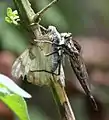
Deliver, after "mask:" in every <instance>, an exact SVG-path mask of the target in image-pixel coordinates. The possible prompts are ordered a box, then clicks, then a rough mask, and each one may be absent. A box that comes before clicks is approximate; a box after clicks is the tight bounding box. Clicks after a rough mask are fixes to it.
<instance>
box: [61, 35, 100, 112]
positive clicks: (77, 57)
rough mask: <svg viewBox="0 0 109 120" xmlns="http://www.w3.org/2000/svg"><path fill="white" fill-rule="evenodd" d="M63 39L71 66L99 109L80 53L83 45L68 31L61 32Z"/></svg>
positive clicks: (93, 103)
mask: <svg viewBox="0 0 109 120" xmlns="http://www.w3.org/2000/svg"><path fill="white" fill-rule="evenodd" d="M61 37H62V39H64V40H65V41H64V45H62V46H63V48H64V50H65V54H66V55H68V57H69V61H70V64H71V67H72V69H73V71H74V73H75V75H76V77H77V79H78V80H79V82H80V84H81V86H82V87H83V89H84V91H85V93H86V95H87V96H88V97H89V99H90V101H91V103H92V105H93V106H94V109H95V110H98V108H97V104H96V102H95V99H94V97H93V95H92V94H91V91H90V88H89V85H88V80H89V77H88V73H87V70H86V67H85V63H84V60H83V58H82V56H81V54H80V52H81V46H80V45H79V44H78V43H77V42H76V41H75V40H73V38H72V35H69V36H68V34H67V33H64V34H61Z"/></svg>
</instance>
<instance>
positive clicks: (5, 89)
mask: <svg viewBox="0 0 109 120" xmlns="http://www.w3.org/2000/svg"><path fill="white" fill-rule="evenodd" d="M20 95H21V96H23V97H26V98H30V97H31V95H30V94H28V93H27V92H26V91H24V90H23V89H21V88H20V87H19V86H17V85H16V84H15V83H14V82H13V81H12V80H11V79H10V78H8V77H7V76H5V75H3V74H0V100H2V101H3V102H4V103H5V104H6V105H7V106H8V107H9V108H10V109H11V110H12V111H13V112H14V113H15V114H16V115H17V116H18V117H19V118H20V120H30V119H29V115H28V110H27V105H26V102H25V100H24V99H23V97H21V96H20Z"/></svg>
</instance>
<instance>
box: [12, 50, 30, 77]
mask: <svg viewBox="0 0 109 120" xmlns="http://www.w3.org/2000/svg"><path fill="white" fill-rule="evenodd" d="M30 64H31V59H30V57H29V49H26V50H25V51H24V52H23V53H22V54H21V55H20V56H19V57H18V58H17V59H16V60H15V62H14V63H13V66H12V72H11V73H12V76H13V77H15V78H16V79H19V78H20V77H21V76H22V77H23V78H24V76H25V75H27V73H28V72H29V66H30Z"/></svg>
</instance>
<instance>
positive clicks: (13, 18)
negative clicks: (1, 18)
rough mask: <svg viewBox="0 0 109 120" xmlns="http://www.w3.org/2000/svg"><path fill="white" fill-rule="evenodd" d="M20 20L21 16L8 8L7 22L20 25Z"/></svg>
mask: <svg viewBox="0 0 109 120" xmlns="http://www.w3.org/2000/svg"><path fill="white" fill-rule="evenodd" d="M18 19H19V15H18V12H17V10H14V11H12V9H11V8H7V16H6V17H5V21H6V22H8V23H13V24H15V25H19V24H18ZM19 20H20V19H19Z"/></svg>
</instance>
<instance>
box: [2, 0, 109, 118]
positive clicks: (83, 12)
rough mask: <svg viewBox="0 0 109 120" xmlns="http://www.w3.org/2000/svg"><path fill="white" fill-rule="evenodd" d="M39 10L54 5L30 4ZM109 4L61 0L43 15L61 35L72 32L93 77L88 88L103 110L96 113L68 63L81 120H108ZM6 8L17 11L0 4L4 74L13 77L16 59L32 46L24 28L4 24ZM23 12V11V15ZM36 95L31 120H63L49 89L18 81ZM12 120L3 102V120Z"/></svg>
mask: <svg viewBox="0 0 109 120" xmlns="http://www.w3.org/2000/svg"><path fill="white" fill-rule="evenodd" d="M30 2H31V4H32V8H33V9H34V10H35V12H38V11H39V10H41V9H42V8H43V7H44V6H46V5H47V4H48V3H49V2H50V1H48V0H30ZM108 3H109V1H108V0H59V2H58V3H57V4H55V5H53V6H52V8H50V9H49V10H48V11H47V12H46V13H45V14H44V15H43V17H42V21H41V24H42V25H43V26H45V27H48V26H49V25H54V26H56V27H57V29H58V30H59V32H72V34H73V36H74V39H76V40H77V41H78V42H79V43H80V45H81V46H82V55H83V57H84V60H85V62H86V66H87V70H88V73H89V77H90V81H89V82H90V83H91V85H90V87H91V90H92V93H93V95H94V96H95V98H96V100H97V103H98V106H99V111H98V112H94V110H93V109H92V106H91V105H90V101H89V100H88V99H87V97H86V96H85V94H84V92H83V90H82V88H81V87H80V85H79V83H78V81H77V79H76V78H75V75H74V73H73V72H71V71H72V70H71V68H70V65H69V64H68V61H67V60H66V67H65V74H66V81H67V82H66V88H67V92H68V96H69V99H70V102H71V104H72V108H73V110H74V113H75V116H76V119H77V120H109V97H108V93H109V33H108V32H109V4H108ZM7 7H11V8H13V9H14V10H15V6H14V4H13V1H12V0H0V72H1V73H3V74H6V75H8V76H9V77H12V76H11V67H12V63H13V61H14V60H15V59H16V57H18V56H19V55H20V54H21V53H22V52H23V50H24V49H25V48H26V47H27V46H28V44H29V35H28V33H27V32H26V30H25V29H24V28H22V27H16V26H14V25H12V24H7V23H6V22H5V16H6V11H7ZM22 12H23V11H22ZM15 82H16V83H18V84H19V85H21V86H22V87H23V88H24V89H25V90H27V91H28V92H29V93H31V94H32V96H33V97H32V99H31V100H28V101H27V103H28V108H29V114H30V117H31V120H59V115H58V112H57V108H56V105H55V103H54V100H53V97H52V95H51V92H50V90H49V88H48V87H38V86H34V85H31V84H29V83H27V82H22V81H18V80H15ZM4 119H6V120H14V119H15V118H14V115H13V113H12V112H11V111H10V110H9V109H8V108H7V107H6V106H5V105H4V104H3V103H2V102H1V103H0V120H4Z"/></svg>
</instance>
